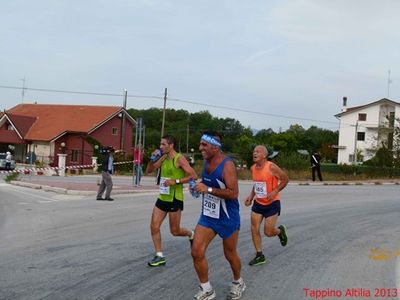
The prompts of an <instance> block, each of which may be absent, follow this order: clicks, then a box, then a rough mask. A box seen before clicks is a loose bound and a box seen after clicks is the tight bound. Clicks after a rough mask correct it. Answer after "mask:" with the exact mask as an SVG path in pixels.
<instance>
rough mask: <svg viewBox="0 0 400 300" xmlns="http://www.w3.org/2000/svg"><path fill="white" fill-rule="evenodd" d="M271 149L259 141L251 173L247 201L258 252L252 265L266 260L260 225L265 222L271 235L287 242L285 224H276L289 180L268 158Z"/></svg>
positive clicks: (283, 244)
mask: <svg viewBox="0 0 400 300" xmlns="http://www.w3.org/2000/svg"><path fill="white" fill-rule="evenodd" d="M267 157H268V150H267V148H266V147H265V146H262V145H258V146H256V147H255V148H254V150H253V162H254V164H253V165H252V166H251V168H250V169H251V174H252V179H253V189H252V190H251V192H250V194H249V195H248V196H247V198H246V200H245V202H244V204H245V205H246V206H250V205H251V204H252V203H253V206H252V208H251V237H252V240H253V244H254V248H255V249H256V256H255V257H254V258H253V259H252V260H251V261H250V262H249V265H250V266H256V265H261V264H264V263H266V260H265V256H264V254H263V247H262V239H261V234H260V226H261V224H262V222H263V221H264V220H265V222H264V233H265V235H266V236H268V237H273V236H278V237H279V240H280V242H281V245H282V246H286V244H287V242H288V237H287V232H286V226H285V225H280V226H279V227H278V228H277V227H276V223H277V221H278V216H279V215H280V213H281V201H280V194H279V192H280V191H281V190H283V189H284V188H285V187H286V185H287V184H288V182H289V179H288V176H287V175H286V173H285V172H284V171H282V169H281V168H279V167H278V166H277V165H276V164H275V163H273V162H271V161H268V160H267ZM253 201H254V202H253Z"/></svg>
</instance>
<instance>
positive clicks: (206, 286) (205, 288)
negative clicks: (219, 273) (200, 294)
mask: <svg viewBox="0 0 400 300" xmlns="http://www.w3.org/2000/svg"><path fill="white" fill-rule="evenodd" d="M200 285H201V288H202V289H203V291H205V292H209V291H211V290H212V286H211V284H210V282H209V281H207V282H204V283H200Z"/></svg>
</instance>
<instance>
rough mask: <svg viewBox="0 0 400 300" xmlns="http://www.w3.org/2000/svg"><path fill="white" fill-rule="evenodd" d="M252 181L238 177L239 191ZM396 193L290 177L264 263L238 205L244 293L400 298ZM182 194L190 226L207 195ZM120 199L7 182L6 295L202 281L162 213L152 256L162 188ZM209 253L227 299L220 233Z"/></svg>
mask: <svg viewBox="0 0 400 300" xmlns="http://www.w3.org/2000/svg"><path fill="white" fill-rule="evenodd" d="M249 189H250V184H249V183H241V184H240V191H241V199H242V201H243V199H244V198H245V196H246V195H247V193H248V191H249ZM399 191H400V189H399V187H398V186H397V185H360V186H288V187H287V188H286V189H285V190H284V191H283V192H282V215H281V217H280V219H279V221H280V222H283V223H285V224H286V225H287V228H288V234H289V243H288V245H287V246H286V247H281V245H280V243H279V240H278V238H266V237H264V239H263V245H264V252H265V254H266V257H267V259H268V260H269V263H267V264H265V265H261V266H257V267H250V266H249V265H248V262H249V261H250V260H251V259H252V258H253V255H254V248H253V245H252V242H251V236H250V225H249V208H247V207H244V206H242V228H241V233H240V238H239V254H240V256H241V258H242V276H243V278H244V280H245V282H246V284H247V290H246V291H245V293H244V295H243V298H242V299H249V300H250V299H251V300H254V299H256V300H257V299H272V300H275V299H276V300H291V299H293V300H298V299H316V296H317V295H320V296H321V295H322V294H323V293H330V294H331V295H334V297H329V298H328V297H325V298H324V299H400V298H399V297H398V296H396V295H395V292H396V291H397V290H396V289H399V288H400V284H399V280H400V278H399V277H400V271H399V268H400V263H399V260H400V258H399V257H400V239H399V234H400V221H399V220H400V219H399V216H400V196H399V195H400V193H399ZM186 196H187V197H186V199H187V201H186V203H185V210H184V213H183V218H182V225H183V226H185V227H187V228H194V226H195V224H196V221H197V219H198V215H199V211H200V203H199V200H197V199H192V198H191V197H190V196H189V195H186ZM114 198H115V201H114V202H106V201H96V200H93V197H92V196H90V197H89V196H80V195H60V194H55V193H49V192H44V191H41V190H32V189H27V188H22V187H15V186H11V185H8V184H5V183H0V247H1V250H0V299H135V300H139V299H140V300H142V299H143V300H147V299H192V297H193V294H194V293H195V292H196V291H197V286H198V280H197V278H196V274H195V271H194V269H193V265H192V259H191V255H190V246H189V242H188V240H187V239H186V238H176V237H172V236H171V235H170V233H169V229H168V225H167V223H166V222H165V223H164V224H163V227H162V235H163V251H164V254H165V255H166V259H167V265H166V266H164V267H159V268H150V267H148V266H147V263H146V262H147V261H148V260H150V259H151V258H152V256H153V245H152V242H151V238H150V232H149V220H150V215H151V210H152V207H153V205H154V202H155V199H156V194H155V193H143V194H140V193H135V194H125V195H115V196H114ZM207 257H208V261H209V266H210V280H211V283H212V284H213V285H214V287H215V289H216V292H217V299H225V295H226V294H227V293H228V291H229V284H230V281H231V279H232V278H231V272H230V269H229V264H228V263H227V262H226V260H225V259H224V257H223V252H222V246H221V240H220V239H219V238H218V237H217V238H216V239H215V240H214V241H213V242H212V244H211V245H210V248H209V250H208V252H207ZM398 291H399V292H400V289H399V290H398ZM368 292H369V293H370V294H369V296H368V295H367V294H368ZM376 292H378V293H380V294H381V296H382V295H383V293H384V294H385V295H384V296H383V297H375V293H376ZM346 293H347V294H346ZM348 293H350V294H348ZM351 293H353V294H351ZM357 293H358V294H357ZM356 294H357V295H363V296H362V297H361V296H359V297H355V295H356ZM346 295H347V296H346ZM351 295H353V296H354V297H353V298H352V297H350V296H351ZM319 299H321V297H320V298H319Z"/></svg>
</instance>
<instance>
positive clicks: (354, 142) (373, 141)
mask: <svg viewBox="0 0 400 300" xmlns="http://www.w3.org/2000/svg"><path fill="white" fill-rule="evenodd" d="M335 117H337V118H338V119H339V120H340V126H339V145H338V146H337V148H338V164H352V163H356V162H357V163H361V162H363V161H366V160H368V159H371V158H372V157H373V156H374V155H375V153H376V151H377V150H378V149H379V148H380V147H382V144H383V145H384V146H385V147H387V148H389V149H392V148H393V127H394V126H399V124H398V123H397V121H395V119H396V118H399V117H400V103H398V102H395V101H392V100H389V99H386V98H383V99H381V100H378V101H375V102H372V103H369V104H366V105H362V106H356V107H347V98H346V97H344V98H343V108H342V112H341V113H339V114H337V115H335ZM395 122H396V124H395Z"/></svg>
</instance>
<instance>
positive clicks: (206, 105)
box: [0, 85, 337, 124]
mask: <svg viewBox="0 0 400 300" xmlns="http://www.w3.org/2000/svg"><path fill="white" fill-rule="evenodd" d="M0 88H4V89H16V90H25V91H28V90H30V91H36V92H50V93H63V94H80V95H92V96H107V97H123V96H124V94H123V93H121V94H113V93H98V92H96V93H95V92H82V91H69V90H55V89H43V88H28V87H22V88H21V87H18V86H5V85H0ZM127 97H128V98H142V99H157V100H163V99H164V97H161V96H146V95H127ZM168 100H169V101H175V102H181V103H187V104H194V105H199V106H205V107H213V108H220V109H225V110H232V111H239V112H245V113H250V114H257V115H262V116H270V117H276V118H285V119H289V120H301V121H311V122H317V123H326V124H337V122H333V121H325V120H317V119H310V118H301V117H296V116H288V115H281V114H271V113H265V112H260V111H253V110H249V109H243V108H235V107H227V106H222V105H213V104H207V103H204V102H198V101H191V100H184V99H178V98H168Z"/></svg>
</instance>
